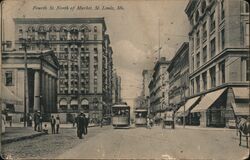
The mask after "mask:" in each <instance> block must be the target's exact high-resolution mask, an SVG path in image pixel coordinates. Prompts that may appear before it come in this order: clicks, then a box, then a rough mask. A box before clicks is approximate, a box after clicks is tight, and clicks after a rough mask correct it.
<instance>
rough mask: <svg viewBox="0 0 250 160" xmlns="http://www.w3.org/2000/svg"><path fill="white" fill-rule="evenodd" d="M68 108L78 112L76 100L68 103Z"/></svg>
mask: <svg viewBox="0 0 250 160" xmlns="http://www.w3.org/2000/svg"><path fill="white" fill-rule="evenodd" d="M70 108H71V109H72V110H78V101H77V100H76V99H72V100H71V101H70Z"/></svg>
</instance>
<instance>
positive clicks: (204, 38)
mask: <svg viewBox="0 0 250 160" xmlns="http://www.w3.org/2000/svg"><path fill="white" fill-rule="evenodd" d="M202 31H203V35H202V36H203V41H206V40H207V22H205V23H204V24H203V26H202Z"/></svg>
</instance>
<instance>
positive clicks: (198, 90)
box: [196, 76, 200, 93]
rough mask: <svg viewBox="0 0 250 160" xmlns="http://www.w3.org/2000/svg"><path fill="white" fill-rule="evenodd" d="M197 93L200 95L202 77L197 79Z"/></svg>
mask: <svg viewBox="0 0 250 160" xmlns="http://www.w3.org/2000/svg"><path fill="white" fill-rule="evenodd" d="M196 86H197V89H196V91H197V93H200V76H198V77H196Z"/></svg>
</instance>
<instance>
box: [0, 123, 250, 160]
mask: <svg viewBox="0 0 250 160" xmlns="http://www.w3.org/2000/svg"><path fill="white" fill-rule="evenodd" d="M238 142H239V140H238V137H237V136H236V132H235V130H229V129H213V128H209V129H198V128H197V129H188V128H185V129H183V128H181V127H178V128H176V129H175V130H171V129H161V127H160V126H155V127H153V128H152V129H146V128H142V127H141V128H135V127H131V128H130V129H113V128H112V127H111V126H104V127H103V128H100V127H93V128H89V134H88V135H87V136H86V137H84V139H78V138H77V137H76V131H75V129H72V128H67V129H62V130H61V133H60V134H58V135H57V134H55V135H52V134H49V135H44V136H41V137H37V138H34V139H30V140H26V141H20V142H14V143H10V144H6V145H3V152H4V153H5V154H10V155H12V157H15V158H59V159H63V158H66V159H73V158H74V159H91V158H92V159H93V158H95V159H96V158H98V159H123V158H126V159H132V158H133V159H227V160H228V159H232V160H237V159H243V158H244V157H247V155H248V149H247V148H246V147H239V145H238ZM244 144H245V142H244Z"/></svg>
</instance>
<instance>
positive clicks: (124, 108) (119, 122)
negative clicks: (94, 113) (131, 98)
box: [112, 104, 130, 128]
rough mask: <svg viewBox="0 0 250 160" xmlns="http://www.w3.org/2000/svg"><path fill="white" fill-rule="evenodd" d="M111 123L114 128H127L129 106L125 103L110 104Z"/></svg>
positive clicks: (128, 124) (128, 123)
mask: <svg viewBox="0 0 250 160" xmlns="http://www.w3.org/2000/svg"><path fill="white" fill-rule="evenodd" d="M112 125H113V127H114V128H127V127H129V126H130V107H129V106H128V105H126V104H115V105H113V106H112Z"/></svg>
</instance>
